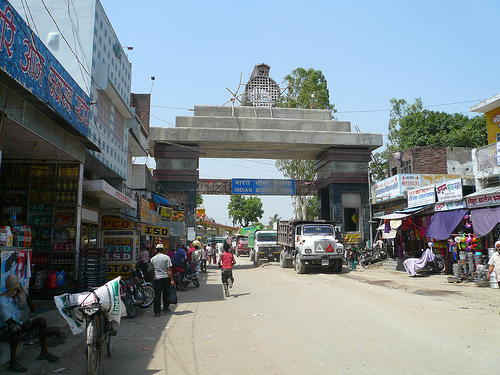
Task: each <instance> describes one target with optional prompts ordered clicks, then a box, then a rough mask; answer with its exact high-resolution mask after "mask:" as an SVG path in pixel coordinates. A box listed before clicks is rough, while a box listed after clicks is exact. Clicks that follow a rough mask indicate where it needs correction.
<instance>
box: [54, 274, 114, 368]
mask: <svg viewBox="0 0 500 375" xmlns="http://www.w3.org/2000/svg"><path fill="white" fill-rule="evenodd" d="M120 280H121V278H120V277H117V278H115V279H113V280H110V281H108V282H107V283H106V284H104V285H102V286H100V287H98V288H96V289H93V290H91V291H86V292H80V293H73V294H70V293H64V294H61V295H59V296H55V297H54V301H55V303H56V306H57V308H58V309H59V312H60V313H61V315H62V316H63V318H64V319H65V320H66V322H67V323H68V324H69V327H70V328H71V332H72V333H73V334H74V335H77V334H79V333H82V332H84V331H86V334H87V335H86V344H87V375H98V374H102V351H103V349H104V348H106V351H107V354H108V356H111V351H112V349H113V343H112V341H111V337H112V336H115V335H116V331H115V330H114V329H113V323H112V322H113V321H114V322H116V323H118V324H120V318H121V313H122V311H121V303H120Z"/></svg>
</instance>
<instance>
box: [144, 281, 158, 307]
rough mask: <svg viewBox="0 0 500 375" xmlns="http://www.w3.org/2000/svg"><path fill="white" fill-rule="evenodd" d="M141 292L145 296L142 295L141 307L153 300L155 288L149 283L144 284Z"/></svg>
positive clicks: (146, 305) (147, 305) (148, 304)
mask: <svg viewBox="0 0 500 375" xmlns="http://www.w3.org/2000/svg"><path fill="white" fill-rule="evenodd" d="M143 293H144V296H145V297H144V303H143V304H142V305H141V307H149V306H151V304H152V303H153V301H154V300H155V290H154V289H153V287H152V286H151V285H149V284H146V285H145V286H144V290H143Z"/></svg>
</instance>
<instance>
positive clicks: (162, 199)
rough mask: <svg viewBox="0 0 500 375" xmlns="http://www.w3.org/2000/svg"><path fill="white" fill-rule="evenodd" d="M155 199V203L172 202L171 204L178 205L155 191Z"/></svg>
mask: <svg viewBox="0 0 500 375" xmlns="http://www.w3.org/2000/svg"><path fill="white" fill-rule="evenodd" d="M153 200H154V201H155V203H159V204H170V205H174V206H178V204H177V203H174V202H170V201H169V200H168V199H166V198H163V197H160V196H159V195H156V194H154V193H153Z"/></svg>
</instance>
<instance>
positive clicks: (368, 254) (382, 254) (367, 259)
mask: <svg viewBox="0 0 500 375" xmlns="http://www.w3.org/2000/svg"><path fill="white" fill-rule="evenodd" d="M387 256H388V254H387V251H386V250H385V249H381V248H378V247H375V248H373V249H369V250H366V251H363V252H361V254H360V255H359V257H358V261H359V264H361V267H363V268H367V267H369V266H370V265H372V264H374V263H378V262H381V261H383V260H386V259H387Z"/></svg>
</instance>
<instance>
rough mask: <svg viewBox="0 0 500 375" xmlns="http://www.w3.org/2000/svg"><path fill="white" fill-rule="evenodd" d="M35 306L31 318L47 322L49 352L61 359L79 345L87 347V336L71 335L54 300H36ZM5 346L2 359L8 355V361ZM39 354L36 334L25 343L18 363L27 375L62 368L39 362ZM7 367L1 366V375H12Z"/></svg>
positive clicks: (0, 355) (59, 365)
mask: <svg viewBox="0 0 500 375" xmlns="http://www.w3.org/2000/svg"><path fill="white" fill-rule="evenodd" d="M35 306H36V312H35V313H34V314H30V317H39V316H42V317H44V318H45V320H46V321H47V347H48V350H49V352H51V353H53V354H55V355H57V356H59V357H60V356H62V355H63V354H65V353H67V352H68V351H71V350H74V349H75V348H76V347H77V346H78V345H85V334H84V333H83V334H79V335H77V336H74V335H73V334H72V333H71V329H70V328H69V325H68V323H66V321H65V320H64V318H63V317H62V315H61V314H60V313H59V310H57V308H56V306H55V303H54V301H53V300H48V301H40V300H36V301H35ZM4 344H5V345H4V346H3V347H2V349H5V350H6V352H5V353H4V352H3V350H2V352H0V357H1V358H4V355H6V356H7V357H5V358H7V360H8V358H9V356H10V349H9V346H8V343H4ZM84 349H85V346H82V353H83V350H84ZM39 354H40V339H39V338H38V333H36V334H35V336H34V337H33V338H32V339H31V340H28V341H27V342H25V343H24V345H23V347H22V351H21V354H20V355H19V356H18V362H19V363H20V364H21V365H22V366H24V367H27V368H28V372H25V374H29V375H31V374H33V375H34V374H36V375H42V374H49V373H52V372H53V371H55V370H58V369H61V368H62V366H61V364H60V363H58V362H48V361H38V360H37V359H36V358H37V357H38V355H39ZM7 367H8V364H3V365H0V373H2V374H4V373H5V374H10V372H7ZM60 373H61V374H64V373H65V371H64V370H61V371H60ZM66 374H67V372H66Z"/></svg>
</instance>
